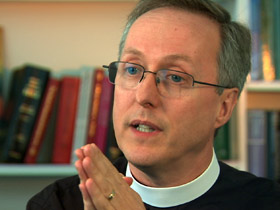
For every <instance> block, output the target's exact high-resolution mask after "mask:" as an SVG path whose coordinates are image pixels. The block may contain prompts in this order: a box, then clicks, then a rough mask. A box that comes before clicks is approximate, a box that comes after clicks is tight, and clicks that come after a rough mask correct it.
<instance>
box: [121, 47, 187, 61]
mask: <svg viewBox="0 0 280 210" xmlns="http://www.w3.org/2000/svg"><path fill="white" fill-rule="evenodd" d="M125 54H133V55H136V56H140V57H144V54H143V53H142V52H141V51H139V50H137V49H134V48H128V49H125V50H124V52H123V55H125ZM162 60H164V62H167V63H168V62H171V61H177V60H181V61H185V62H188V63H192V60H191V58H190V57H189V56H187V55H183V54H171V55H167V56H165V57H163V59H162Z"/></svg>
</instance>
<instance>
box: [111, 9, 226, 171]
mask: <svg viewBox="0 0 280 210" xmlns="http://www.w3.org/2000/svg"><path fill="white" fill-rule="evenodd" d="M219 36H220V35H219V27H218V25H217V24H216V23H215V22H213V21H212V20H210V19H208V18H207V17H204V16H202V15H199V14H195V13H186V12H184V11H180V10H175V9H170V8H169V9H168V8H161V9H156V10H153V11H150V12H148V13H146V14H144V15H143V16H141V17H140V18H139V19H138V20H137V21H136V22H135V23H134V24H133V25H132V27H131V29H130V32H129V34H128V37H127V40H126V43H125V46H124V50H123V54H122V56H121V61H126V62H132V63H137V64H140V65H142V66H144V67H145V69H146V70H149V71H152V72H157V71H158V70H159V69H172V70H178V71H182V72H187V73H189V74H191V75H193V76H194V78H195V80H198V81H204V82H209V83H217V55H218V50H219V44H220V37H219ZM185 92H186V94H185V95H184V96H181V97H180V98H168V97H163V96H161V95H160V94H159V93H158V89H157V86H156V82H155V76H154V75H153V74H150V73H147V74H145V79H144V80H143V81H142V82H141V83H139V85H138V86H137V87H136V88H134V89H131V90H128V89H124V88H122V87H120V86H118V85H116V87H115V101H114V111H113V118H114V127H115V134H116V138H117V141H118V144H119V147H120V148H121V150H122V151H123V153H124V154H125V156H126V158H127V159H128V160H129V162H131V163H132V164H133V165H135V166H139V167H155V166H156V167H160V166H166V165H168V164H171V163H172V164H173V165H174V166H176V164H177V163H178V166H179V165H180V164H182V163H185V162H186V161H193V160H194V158H202V159H203V158H205V157H204V156H203V154H205V153H206V154H207V153H208V154H209V152H212V143H213V135H214V130H215V128H217V127H218V126H219V125H218V123H217V122H216V118H217V116H218V115H219V113H220V107H221V105H220V100H219V95H218V94H217V93H216V89H215V88H213V87H210V86H203V85H195V87H193V88H190V89H188V90H186V91H185ZM139 125H140V126H139Z"/></svg>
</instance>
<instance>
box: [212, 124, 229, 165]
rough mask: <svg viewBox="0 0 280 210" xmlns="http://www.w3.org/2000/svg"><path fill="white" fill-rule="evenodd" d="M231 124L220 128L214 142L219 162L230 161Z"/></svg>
mask: <svg viewBox="0 0 280 210" xmlns="http://www.w3.org/2000/svg"><path fill="white" fill-rule="evenodd" d="M229 133H230V132H229V122H227V123H226V124H225V125H223V126H222V127H220V128H219V130H218V133H217V135H216V136H215V140H214V149H215V152H216V155H217V158H218V159H219V160H229V159H230V135H229Z"/></svg>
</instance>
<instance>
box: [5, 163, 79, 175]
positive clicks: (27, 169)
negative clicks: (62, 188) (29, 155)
mask: <svg viewBox="0 0 280 210" xmlns="http://www.w3.org/2000/svg"><path fill="white" fill-rule="evenodd" d="M0 169H1V171H0V177H60V176H61V177H64V176H72V175H75V174H77V172H76V169H75V166H74V165H54V164H45V165H43V164H36V165H23V164H0Z"/></svg>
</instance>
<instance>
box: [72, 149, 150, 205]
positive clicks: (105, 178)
mask: <svg viewBox="0 0 280 210" xmlns="http://www.w3.org/2000/svg"><path fill="white" fill-rule="evenodd" d="M75 153H76V155H77V157H78V160H77V161H76V163H75V166H76V169H77V171H78V174H79V177H80V185H79V188H80V190H81V193H82V196H83V202H84V209H85V210H126V209H127V210H131V209H134V210H143V209H145V207H144V204H143V202H142V200H141V197H140V196H139V195H138V194H137V193H136V192H135V191H134V190H132V189H131V188H130V185H131V183H132V179H131V178H130V177H124V176H123V175H122V174H120V173H119V172H118V171H117V169H116V168H115V167H114V166H113V165H112V164H111V162H110V161H109V160H108V159H107V158H106V157H105V156H104V155H103V153H102V152H101V151H100V150H99V149H98V147H97V146H96V145H95V144H89V145H85V146H83V147H82V148H81V149H77V150H76V152H75Z"/></svg>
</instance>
